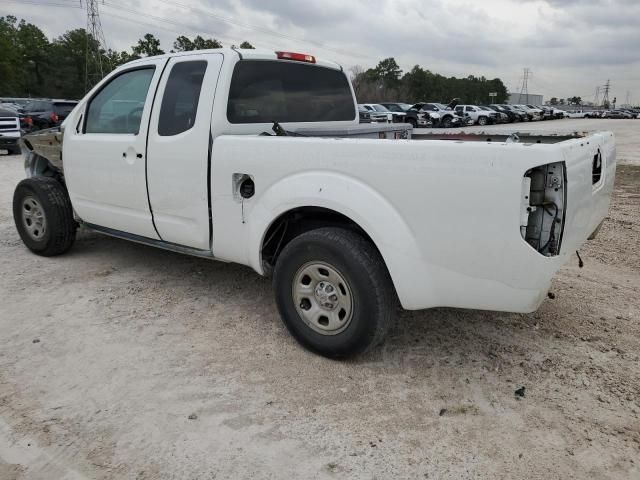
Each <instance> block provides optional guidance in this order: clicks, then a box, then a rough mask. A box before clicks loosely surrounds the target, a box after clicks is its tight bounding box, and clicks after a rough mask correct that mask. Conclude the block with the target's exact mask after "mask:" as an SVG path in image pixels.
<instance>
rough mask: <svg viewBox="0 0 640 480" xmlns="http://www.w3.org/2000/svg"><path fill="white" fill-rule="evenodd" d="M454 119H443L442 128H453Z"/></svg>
mask: <svg viewBox="0 0 640 480" xmlns="http://www.w3.org/2000/svg"><path fill="white" fill-rule="evenodd" d="M451 125H452V118H451V117H449V116H447V117H444V118H443V119H442V128H451Z"/></svg>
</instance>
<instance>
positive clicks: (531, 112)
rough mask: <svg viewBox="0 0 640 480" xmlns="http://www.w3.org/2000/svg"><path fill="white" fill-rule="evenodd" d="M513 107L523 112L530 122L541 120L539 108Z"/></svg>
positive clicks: (527, 106) (529, 106)
mask: <svg viewBox="0 0 640 480" xmlns="http://www.w3.org/2000/svg"><path fill="white" fill-rule="evenodd" d="M514 107H516V108H519V109H520V110H522V111H523V112H525V113H526V114H527V118H528V119H529V121H530V122H534V121H537V120H542V110H540V109H539V108H535V107H533V106H531V105H520V104H519V105H514Z"/></svg>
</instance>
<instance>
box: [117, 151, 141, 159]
mask: <svg viewBox="0 0 640 480" xmlns="http://www.w3.org/2000/svg"><path fill="white" fill-rule="evenodd" d="M136 157H137V158H142V154H141V153H136ZM122 158H127V152H122Z"/></svg>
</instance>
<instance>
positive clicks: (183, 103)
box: [158, 60, 207, 136]
mask: <svg viewBox="0 0 640 480" xmlns="http://www.w3.org/2000/svg"><path fill="white" fill-rule="evenodd" d="M206 70H207V62H205V61H204V60H197V61H189V62H180V63H176V64H175V65H174V66H173V67H172V68H171V73H170V74H169V78H168V80H167V86H166V87H165V89H164V95H163V97H162V106H161V107H160V118H159V120H158V135H161V136H170V135H177V134H179V133H182V132H186V131H187V130H189V129H190V128H191V127H193V124H194V122H195V120H196V114H197V113H198V102H199V100H200V90H201V89H202V80H203V78H204V73H205V71H206Z"/></svg>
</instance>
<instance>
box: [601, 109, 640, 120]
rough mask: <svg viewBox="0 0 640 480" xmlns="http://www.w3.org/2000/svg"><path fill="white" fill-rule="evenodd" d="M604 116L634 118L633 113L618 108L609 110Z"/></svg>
mask: <svg viewBox="0 0 640 480" xmlns="http://www.w3.org/2000/svg"><path fill="white" fill-rule="evenodd" d="M604 118H622V119H630V118H633V116H632V115H631V113H629V112H626V111H624V110H620V109H616V110H612V111H610V112H607V114H606V115H605V117H604Z"/></svg>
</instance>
